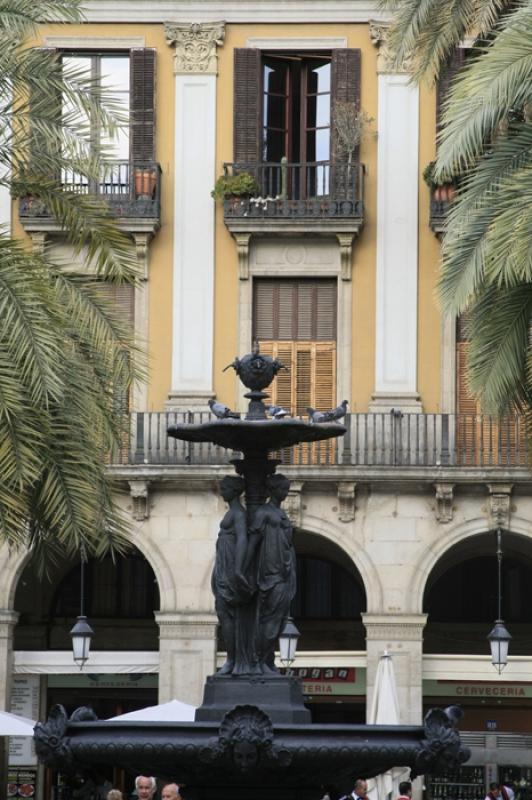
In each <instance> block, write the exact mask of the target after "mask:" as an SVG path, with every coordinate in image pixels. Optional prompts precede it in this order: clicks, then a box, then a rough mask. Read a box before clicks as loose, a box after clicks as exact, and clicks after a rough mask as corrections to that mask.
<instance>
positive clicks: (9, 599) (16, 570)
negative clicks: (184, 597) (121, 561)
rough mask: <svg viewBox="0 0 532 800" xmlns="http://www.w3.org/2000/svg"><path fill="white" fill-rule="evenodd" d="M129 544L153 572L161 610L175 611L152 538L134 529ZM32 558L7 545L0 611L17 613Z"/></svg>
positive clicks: (166, 571)
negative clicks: (19, 593)
mask: <svg viewBox="0 0 532 800" xmlns="http://www.w3.org/2000/svg"><path fill="white" fill-rule="evenodd" d="M130 541H131V544H133V545H134V546H135V547H136V548H137V550H139V552H141V553H142V555H143V556H144V558H145V559H146V561H147V562H148V564H149V565H150V567H151V568H152V569H153V572H154V574H155V578H156V580H157V583H158V586H159V596H160V598H161V599H160V603H161V609H159V610H161V611H165V610H168V609H170V610H173V609H174V608H175V607H176V606H175V603H176V586H175V582H174V579H173V574H172V571H171V569H170V567H169V564H168V560H167V559H166V558H165V557H164V555H163V553H162V552H161V550H160V548H159V547H158V546H157V543H156V542H155V541H154V540H153V538H148V536H147V535H146V530H145V529H144V526H142V525H138V526H136V527H134V528H133V527H132V528H131V536H130ZM30 558H31V552H30V551H29V550H27V549H25V548H24V549H22V548H21V549H17V550H15V549H9V548H8V546H7V545H4V547H3V548H2V551H1V553H0V562H1V563H2V574H3V576H4V580H3V581H2V582H1V585H0V608H3V609H6V610H11V611H16V609H15V607H14V606H15V595H16V591H17V586H18V583H19V580H20V578H21V576H22V573H23V572H24V569H25V568H26V566H27V564H28V562H29V560H30Z"/></svg>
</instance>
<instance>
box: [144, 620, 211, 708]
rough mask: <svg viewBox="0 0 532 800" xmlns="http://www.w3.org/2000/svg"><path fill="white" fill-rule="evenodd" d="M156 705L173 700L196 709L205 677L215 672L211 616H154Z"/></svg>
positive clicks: (200, 698)
mask: <svg viewBox="0 0 532 800" xmlns="http://www.w3.org/2000/svg"><path fill="white" fill-rule="evenodd" d="M155 619H156V622H157V624H158V625H159V703H166V702H168V701H169V700H173V699H174V698H177V699H178V700H182V701H183V702H184V703H191V704H192V705H195V706H199V705H200V704H201V702H202V700H203V684H204V683H205V678H206V677H207V675H212V674H213V673H214V672H215V671H216V625H217V619H216V615H215V614H208V613H203V614H202V613H196V614H194V613H189V614H186V613H183V614H180V613H176V612H158V613H156V614H155Z"/></svg>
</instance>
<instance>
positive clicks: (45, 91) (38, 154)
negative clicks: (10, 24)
mask: <svg viewBox="0 0 532 800" xmlns="http://www.w3.org/2000/svg"><path fill="white" fill-rule="evenodd" d="M34 52H35V54H36V56H37V57H39V55H40V56H41V57H44V56H45V55H48V56H49V57H50V58H58V52H57V50H56V49H55V48H53V47H38V48H34ZM58 63H59V62H58ZM61 106H62V97H61V93H60V92H58V91H57V90H56V87H53V86H50V85H46V86H45V87H43V86H42V85H39V87H38V88H36V87H35V86H32V85H30V86H29V115H30V148H29V165H30V168H31V170H32V172H35V173H37V174H39V175H42V174H43V172H46V167H45V168H44V169H43V155H45V154H46V153H47V152H48V151H49V149H50V144H51V143H50V141H49V139H48V138H47V136H46V135H45V134H43V133H42V132H41V131H39V129H38V126H37V125H33V124H32V121H33V120H35V121H39V122H41V123H44V124H46V125H50V124H53V125H57V126H59V124H60V122H61V112H62V107H61ZM55 147H56V153H57V152H58V151H59V149H60V147H61V139H60V135H59V131H58V135H57V142H56V145H55ZM47 177H48V176H47ZM53 177H54V178H59V175H54V176H53Z"/></svg>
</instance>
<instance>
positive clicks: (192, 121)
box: [165, 22, 225, 410]
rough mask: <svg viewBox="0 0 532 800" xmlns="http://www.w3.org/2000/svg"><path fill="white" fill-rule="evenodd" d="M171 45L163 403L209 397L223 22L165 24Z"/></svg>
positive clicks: (181, 404)
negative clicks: (168, 299)
mask: <svg viewBox="0 0 532 800" xmlns="http://www.w3.org/2000/svg"><path fill="white" fill-rule="evenodd" d="M165 33H166V38H167V41H168V44H169V45H170V46H173V47H174V49H175V56H174V74H175V157H174V187H175V188H174V269H173V334H172V388H171V392H170V395H169V399H168V406H169V407H171V408H181V409H189V408H190V409H192V410H194V409H202V410H204V409H205V408H206V403H207V400H208V399H209V398H210V397H213V396H214V395H213V381H212V373H213V334H214V221H215V220H214V200H213V199H212V198H211V196H210V193H211V190H212V188H213V186H214V183H215V180H216V75H217V62H218V58H217V55H216V48H217V46H219V45H221V44H222V43H223V39H224V35H225V28H224V24H223V23H222V22H217V23H202V24H191V25H190V24H189V25H183V24H178V23H166V25H165Z"/></svg>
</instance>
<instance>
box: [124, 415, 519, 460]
mask: <svg viewBox="0 0 532 800" xmlns="http://www.w3.org/2000/svg"><path fill="white" fill-rule="evenodd" d="M209 418H210V414H209V413H208V412H205V413H196V414H192V413H178V412H171V411H168V412H145V413H133V414H131V417H130V437H129V443H128V446H126V447H124V449H123V450H122V452H121V453H120V454H116V456H115V457H114V458H113V460H112V461H113V463H115V464H128V463H129V464H155V465H167V464H168V465H169V464H213V465H216V464H217V465H220V464H228V463H229V461H230V459H231V458H233V457H234V454H233V453H231V452H229V451H227V450H225V449H223V448H221V447H216V446H215V445H213V444H202V443H191V442H182V441H178V440H177V439H169V438H168V437H167V435H166V430H167V428H168V426H169V425H174V424H176V423H178V422H194V423H199V422H206V421H207V420H208V419H209ZM346 426H347V433H346V434H345V436H344V437H343V439H341V440H339V441H338V443H337V442H336V441H334V442H332V441H326V442H317V443H315V444H312V445H309V444H300V445H299V446H298V447H294V448H292V449H290V450H287V451H284V452H282V453H280V454H279V456H280V457H281V458H282V461H283V463H285V464H293V465H296V466H297V465H301V466H313V465H316V466H320V465H326V464H329V465H351V466H366V467H401V468H408V467H460V468H468V467H471V468H501V469H504V468H509V467H528V466H529V463H530V461H529V444H528V441H527V436H526V430H525V420H524V418H523V417H521V416H518V415H516V416H507V417H504V418H502V419H499V418H495V417H489V416H485V415H479V414H475V415H467V414H462V415H454V414H401V413H389V414H348V415H347V417H346Z"/></svg>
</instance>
